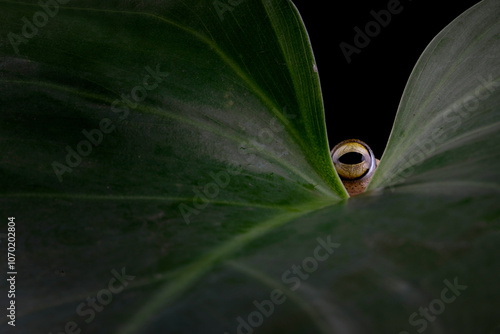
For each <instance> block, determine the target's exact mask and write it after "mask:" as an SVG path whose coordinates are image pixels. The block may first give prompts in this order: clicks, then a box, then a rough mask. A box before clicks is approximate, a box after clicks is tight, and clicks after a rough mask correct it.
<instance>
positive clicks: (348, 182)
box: [330, 139, 380, 197]
mask: <svg viewBox="0 0 500 334" xmlns="http://www.w3.org/2000/svg"><path fill="white" fill-rule="evenodd" d="M330 157H331V159H332V162H333V166H334V167H335V170H336V171H337V174H338V176H339V177H340V180H341V181H342V183H343V185H344V188H345V190H346V191H347V193H348V194H349V196H350V197H352V196H356V195H359V194H361V193H363V192H365V190H366V187H367V186H368V184H369V183H370V180H371V179H372V176H373V173H374V172H375V169H376V168H377V167H378V165H379V163H380V160H379V159H377V158H375V155H374V154H373V151H372V150H371V148H370V146H368V145H367V144H366V143H365V142H363V141H361V140H359V139H347V140H343V141H341V142H340V143H338V144H337V145H335V146H334V147H333V149H332V150H331V152H330Z"/></svg>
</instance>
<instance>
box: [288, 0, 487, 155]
mask: <svg viewBox="0 0 500 334" xmlns="http://www.w3.org/2000/svg"><path fill="white" fill-rule="evenodd" d="M293 2H294V4H295V5H296V7H297V8H298V10H299V12H300V14H301V16H302V19H303V21H304V24H305V26H306V29H307V31H308V33H309V38H310V40H311V44H312V48H313V52H314V56H315V59H316V64H317V67H318V71H319V76H320V80H321V89H322V93H323V101H324V104H325V117H326V123H327V131H328V140H329V142H330V148H332V147H333V146H334V145H335V144H336V143H337V142H339V141H341V140H344V139H348V138H357V139H361V140H363V141H365V142H366V143H367V144H368V145H369V146H370V147H371V148H372V150H373V151H374V153H375V155H376V156H377V157H378V158H380V157H381V156H382V153H383V151H384V149H385V146H386V144H387V140H388V138H389V134H390V132H391V129H392V125H393V122H394V117H395V115H396V111H397V108H398V105H399V101H400V99H401V96H402V94H403V90H404V88H405V85H406V82H407V80H408V78H409V76H410V73H411V71H412V69H413V67H414V66H415V64H416V62H417V60H418V58H419V57H420V55H421V54H422V52H423V51H424V49H425V47H426V46H427V45H428V44H429V43H430V42H431V40H432V39H433V38H434V37H435V36H436V35H437V34H438V33H439V32H440V31H441V30H442V29H443V28H444V27H446V26H447V25H448V24H449V23H450V22H451V21H453V20H454V19H455V18H456V17H457V16H459V15H460V14H461V13H463V12H464V11H465V10H467V9H468V8H470V7H471V6H473V5H474V4H476V3H478V2H479V1H477V0H454V1H449V0H446V1H434V2H432V1H423V0H413V1H411V0H401V1H400V6H402V7H403V10H402V11H401V13H399V14H397V15H392V17H391V22H390V23H389V24H388V25H387V27H385V28H382V29H381V31H380V33H379V34H378V35H376V36H375V37H372V38H371V41H370V43H369V44H368V46H367V47H365V48H363V49H362V50H361V52H360V53H359V54H353V55H352V61H351V63H350V64H348V63H347V61H346V58H345V57H344V55H343V53H342V51H341V49H340V46H339V45H340V43H341V42H346V43H349V44H351V45H354V36H355V34H356V33H355V31H354V27H356V26H358V27H359V28H360V29H361V30H364V27H365V25H366V24H367V23H368V22H370V21H373V20H374V18H373V17H372V15H371V14H370V11H372V10H374V11H376V12H378V11H380V10H382V9H387V6H388V3H389V0H383V1H380V0H372V1H352V2H347V1H342V2H333V1H321V2H320V1H305V0H293Z"/></svg>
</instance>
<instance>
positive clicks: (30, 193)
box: [0, 0, 500, 333]
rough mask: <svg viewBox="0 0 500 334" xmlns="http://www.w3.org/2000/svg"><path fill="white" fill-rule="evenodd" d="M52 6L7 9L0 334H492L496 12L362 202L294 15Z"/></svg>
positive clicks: (469, 17)
mask: <svg viewBox="0 0 500 334" xmlns="http://www.w3.org/2000/svg"><path fill="white" fill-rule="evenodd" d="M63 2H66V4H64V5H63V4H61V3H63ZM42 4H43V3H42ZM47 4H49V5H48V6H42V5H40V4H38V2H36V1H32V2H23V3H19V2H13V1H0V8H1V10H0V13H1V14H0V36H1V37H2V43H1V45H2V48H1V49H0V52H1V54H0V55H1V56H0V59H1V60H0V84H1V90H0V105H1V106H2V107H1V113H0V118H1V120H0V134H1V137H0V138H1V141H2V149H3V154H2V157H1V158H0V159H1V160H0V170H1V173H0V184H1V185H2V190H1V194H2V195H1V202H0V203H1V204H0V212H2V214H3V216H4V218H0V219H4V222H5V224H3V226H8V219H7V217H11V216H14V217H15V220H14V221H15V233H16V234H15V239H16V240H15V241H16V245H15V248H16V249H15V252H14V254H15V264H14V267H13V268H11V269H10V270H15V271H16V272H17V274H15V275H14V276H15V278H16V280H15V289H16V297H15V298H16V299H15V301H16V304H15V305H16V323H15V324H16V327H13V326H10V325H9V324H8V321H10V319H9V318H8V317H3V319H2V320H0V321H1V322H0V324H1V326H2V333H3V332H7V333H10V332H12V333H15V332H16V333H19V332H26V333H34V332H45V333H48V332H51V331H52V332H53V333H59V332H75V333H77V332H78V330H81V331H82V332H89V333H158V332H168V333H225V332H227V333H251V332H256V333H282V332H283V333H388V332H401V331H403V332H404V331H407V332H416V331H418V332H423V331H424V330H426V332H427V333H461V332H463V333H471V332H474V333H494V331H495V328H497V326H498V325H499V324H498V319H497V316H496V314H495V313H496V311H495V310H496V309H497V306H498V300H499V297H500V290H499V288H498V284H497V281H498V274H499V264H500V263H499V262H500V261H499V260H498V257H497V256H496V253H497V251H498V250H499V245H500V243H499V241H500V240H499V239H500V234H499V227H498V223H499V218H500V209H499V207H498V201H499V185H498V182H499V180H500V177H499V171H500V168H499V167H500V166H499V164H500V157H499V155H498V150H497V149H496V145H495V144H496V143H497V142H498V139H499V138H498V136H499V134H498V131H497V130H498V126H499V117H500V110H499V108H500V107H499V106H500V93H499V90H498V87H499V85H500V66H499V65H500V64H499V63H498V62H499V60H498V57H497V56H498V53H499V51H500V44H499V43H500V40H499V37H500V26H499V25H500V24H499V23H498V22H500V20H499V16H500V5H499V4H498V3H497V2H496V1H482V2H481V3H479V4H478V5H476V6H474V7H473V8H471V9H470V10H469V11H467V12H465V13H464V14H463V15H461V16H460V17H459V18H457V19H456V20H455V21H454V22H453V23H451V24H450V25H449V26H448V27H446V28H445V29H444V30H443V31H442V32H441V33H440V34H439V35H438V36H437V37H436V38H435V39H434V40H433V41H432V42H431V44H430V45H429V47H428V48H427V49H426V51H425V52H424V54H423V55H422V57H421V59H420V60H419V62H418V63H417V65H416V67H415V69H414V71H413V73H412V75H411V77H410V80H409V82H408V85H407V88H406V90H405V92H404V94H403V98H402V101H401V105H400V108H399V110H398V114H397V119H396V122H395V125H394V128H393V132H392V134H391V137H390V140H389V143H388V145H387V148H386V151H385V152H384V156H383V157H382V160H381V164H380V165H379V167H378V169H377V171H376V173H375V176H374V178H373V180H372V183H371V184H370V187H369V191H368V192H367V193H365V194H362V195H359V196H356V197H354V198H349V199H347V197H348V196H347V194H346V192H345V190H344V188H343V186H342V184H341V182H340V180H339V178H338V176H337V175H336V173H335V171H334V169H333V166H332V163H331V161H330V157H329V150H328V143H327V137H326V129H325V124H324V123H325V122H324V114H323V105H322V100H321V91H320V85H319V79H318V74H317V73H316V67H315V63H314V57H313V55H312V52H311V48H310V45H309V40H308V36H307V33H306V31H305V28H304V26H303V24H302V21H301V19H300V16H299V14H298V13H297V11H296V9H295V8H294V6H293V5H292V4H291V3H290V2H289V1H287V0H271V1H252V2H250V1H239V0H238V1H233V0H229V1H227V2H226V1H222V0H220V1H219V0H218V1H205V0H203V1H202V0H200V1H196V0H190V1H188V2H183V1H177V0H172V1H168V2H165V3H158V2H146V3H145V2H136V1H106V2H104V3H103V2H97V1H85V2H84V3H79V2H74V3H73V2H69V1H60V2H59V3H58V2H55V0H54V1H49V2H47ZM11 225H12V224H11ZM11 227H12V226H11ZM4 231H6V232H7V231H8V230H7V227H6V228H5V229H4ZM2 241H3V240H2ZM3 249H6V247H4V248H3ZM4 258H5V257H4ZM9 261H10V260H9ZM7 265H8V263H6V264H5V266H4V268H5V267H7ZM9 275H10V274H9ZM4 282H6V281H4ZM3 284H4V285H2V286H3V287H5V288H6V289H2V290H5V291H8V289H9V287H10V285H9V284H5V283H3ZM8 299H9V301H10V300H14V299H13V298H11V297H8ZM424 308H425V309H424ZM415 312H416V313H415ZM425 312H430V313H425ZM432 312H434V313H432ZM457 319H459V321H457ZM424 327H425V328H424ZM496 330H498V329H496Z"/></svg>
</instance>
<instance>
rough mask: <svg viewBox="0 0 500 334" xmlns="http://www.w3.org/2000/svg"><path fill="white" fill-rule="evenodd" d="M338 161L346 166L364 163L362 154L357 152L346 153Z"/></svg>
mask: <svg viewBox="0 0 500 334" xmlns="http://www.w3.org/2000/svg"><path fill="white" fill-rule="evenodd" d="M339 161H340V162H341V163H343V164H346V165H355V164H359V163H360V162H363V161H365V157H364V156H363V154H361V153H358V152H348V153H346V154H344V155H343V156H341V157H340V158H339Z"/></svg>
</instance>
